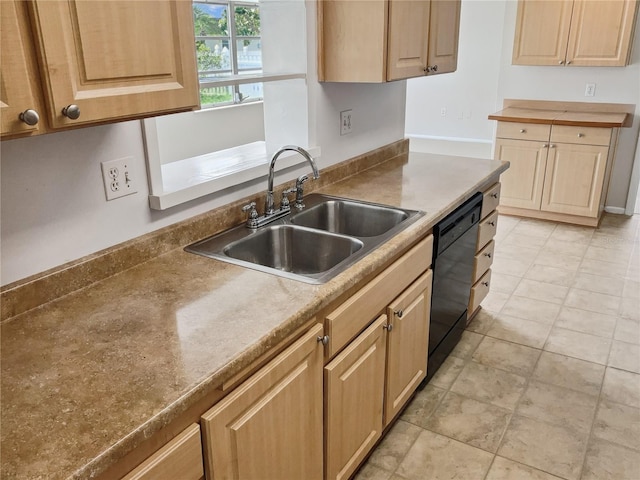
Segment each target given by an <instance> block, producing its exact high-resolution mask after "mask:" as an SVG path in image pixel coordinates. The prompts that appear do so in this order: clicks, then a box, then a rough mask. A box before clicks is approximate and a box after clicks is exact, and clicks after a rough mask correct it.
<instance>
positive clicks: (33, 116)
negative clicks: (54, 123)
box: [18, 108, 40, 127]
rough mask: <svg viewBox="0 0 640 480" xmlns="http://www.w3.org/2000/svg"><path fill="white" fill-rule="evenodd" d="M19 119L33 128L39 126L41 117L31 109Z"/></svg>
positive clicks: (19, 116)
mask: <svg viewBox="0 0 640 480" xmlns="http://www.w3.org/2000/svg"><path fill="white" fill-rule="evenodd" d="M18 118H20V120H22V121H23V122H24V123H26V124H27V125H29V126H31V127H33V126H34V125H37V124H38V122H39V121H40V115H38V112H36V111H35V110H32V109H30V108H29V109H27V110H25V111H24V112H22V113H21V114H20V115H18Z"/></svg>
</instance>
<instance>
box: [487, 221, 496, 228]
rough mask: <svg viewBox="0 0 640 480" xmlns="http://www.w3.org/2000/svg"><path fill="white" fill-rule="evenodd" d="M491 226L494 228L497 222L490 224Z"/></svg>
mask: <svg viewBox="0 0 640 480" xmlns="http://www.w3.org/2000/svg"><path fill="white" fill-rule="evenodd" d="M488 224H489V225H491V226H492V227H495V226H496V222H488Z"/></svg>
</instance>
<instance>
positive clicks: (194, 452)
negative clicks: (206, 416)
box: [123, 423, 204, 480]
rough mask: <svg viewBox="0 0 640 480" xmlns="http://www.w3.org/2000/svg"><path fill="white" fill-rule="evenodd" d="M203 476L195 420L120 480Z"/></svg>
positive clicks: (196, 478) (188, 479) (195, 478)
mask: <svg viewBox="0 0 640 480" xmlns="http://www.w3.org/2000/svg"><path fill="white" fill-rule="evenodd" d="M176 478H181V479H184V480H201V479H204V463H203V460H202V440H201V438H200V426H199V425H196V424H195V423H194V424H193V425H191V426H190V427H188V428H187V429H186V430H184V431H183V432H182V433H181V434H180V435H178V436H177V437H176V438H174V439H173V440H171V441H170V442H169V443H167V444H166V445H165V446H164V447H162V448H161V449H160V450H158V451H157V452H156V453H154V454H153V455H152V456H151V457H149V458H148V459H147V460H145V461H144V462H143V463H141V464H140V465H139V466H138V467H137V468H136V469H135V470H133V471H132V472H131V473H129V475H127V476H126V477H124V478H123V480H174V479H176Z"/></svg>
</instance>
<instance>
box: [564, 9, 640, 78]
mask: <svg viewBox="0 0 640 480" xmlns="http://www.w3.org/2000/svg"><path fill="white" fill-rule="evenodd" d="M636 6H637V2H636V1H635V0H608V1H606V2H602V1H601V2H594V1H587V0H576V1H575V2H574V7H573V14H572V16H571V32H570V34H569V47H568V50H567V63H571V64H572V65H587V66H589V65H597V66H611V67H613V66H624V65H626V64H627V60H628V58H629V52H630V50H631V34H632V32H633V24H634V19H635V12H636Z"/></svg>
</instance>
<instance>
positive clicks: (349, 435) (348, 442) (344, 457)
mask: <svg viewBox="0 0 640 480" xmlns="http://www.w3.org/2000/svg"><path fill="white" fill-rule="evenodd" d="M386 324H387V316H386V315H381V316H380V317H378V319H377V320H376V321H375V322H373V323H372V324H371V325H370V326H369V327H368V328H367V329H366V330H365V331H364V332H363V333H362V334H360V336H359V337H358V338H356V339H355V340H354V341H353V342H351V344H350V345H349V346H348V347H347V348H346V349H345V350H343V351H342V353H340V354H339V355H338V356H337V357H336V358H334V359H333V361H331V363H329V364H328V365H327V366H326V367H325V369H324V378H325V386H326V394H325V395H326V406H327V407H326V418H327V421H326V423H327V435H326V438H325V442H326V467H327V478H335V479H348V478H349V477H350V476H351V474H352V473H353V472H354V471H355V470H356V468H358V465H360V462H362V460H363V459H364V457H365V456H366V455H367V453H369V450H371V449H372V448H373V446H374V445H375V444H376V442H377V441H378V439H379V438H380V436H381V435H382V408H383V397H384V376H385V375H384V364H385V343H386V342H385V341H386V336H385V335H384V333H385V331H384V330H383V327H384V326H385V325H386Z"/></svg>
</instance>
